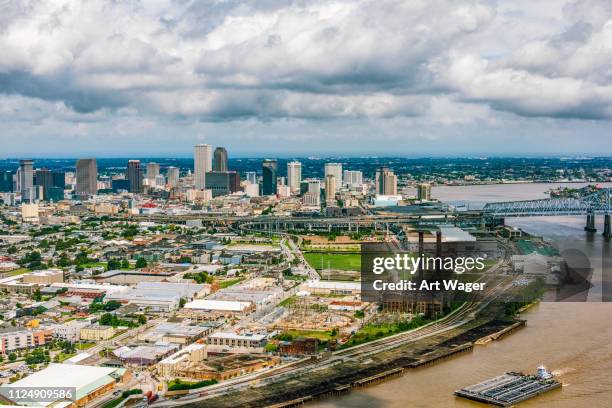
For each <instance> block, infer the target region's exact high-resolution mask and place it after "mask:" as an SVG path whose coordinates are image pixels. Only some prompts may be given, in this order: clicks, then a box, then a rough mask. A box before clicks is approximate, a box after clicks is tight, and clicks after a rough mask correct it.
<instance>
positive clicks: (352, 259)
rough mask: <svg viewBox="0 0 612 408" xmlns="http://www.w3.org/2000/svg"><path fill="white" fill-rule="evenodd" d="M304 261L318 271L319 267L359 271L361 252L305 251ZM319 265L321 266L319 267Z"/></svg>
mask: <svg viewBox="0 0 612 408" xmlns="http://www.w3.org/2000/svg"><path fill="white" fill-rule="evenodd" d="M304 258H306V262H308V263H309V264H310V266H312V267H313V268H315V269H316V270H318V271H320V270H321V269H328V268H330V269H339V270H343V271H360V270H361V254H329V253H317V252H307V253H305V254H304ZM321 266H322V267H323V268H321Z"/></svg>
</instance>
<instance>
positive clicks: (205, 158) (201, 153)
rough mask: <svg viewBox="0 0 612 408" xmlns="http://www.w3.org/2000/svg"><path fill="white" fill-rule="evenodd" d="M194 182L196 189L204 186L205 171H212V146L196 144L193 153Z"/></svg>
mask: <svg viewBox="0 0 612 408" xmlns="http://www.w3.org/2000/svg"><path fill="white" fill-rule="evenodd" d="M193 170H194V184H195V189H196V190H204V188H205V187H206V173H208V172H209V171H212V147H211V146H210V145H207V144H197V145H195V147H194V153H193Z"/></svg>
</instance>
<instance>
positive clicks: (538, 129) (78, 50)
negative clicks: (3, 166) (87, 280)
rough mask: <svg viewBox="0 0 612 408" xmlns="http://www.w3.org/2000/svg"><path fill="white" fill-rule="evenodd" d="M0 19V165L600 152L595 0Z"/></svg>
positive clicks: (611, 126)
mask: <svg viewBox="0 0 612 408" xmlns="http://www.w3.org/2000/svg"><path fill="white" fill-rule="evenodd" d="M2 7H3V10H2V11H3V13H2V16H3V17H2V18H1V19H0V23H2V25H3V26H4V27H5V29H4V30H3V31H2V33H0V48H1V49H3V50H4V54H3V61H2V63H0V142H2V144H3V149H2V153H0V154H2V155H3V157H40V154H41V153H40V152H41V151H44V152H45V155H46V157H66V156H71V157H88V156H96V157H127V156H134V155H139V156H145V157H168V156H187V155H189V153H190V151H191V147H192V145H193V144H196V143H207V144H210V145H213V146H225V147H226V148H227V149H228V151H231V152H232V157H254V156H255V157H264V156H267V155H269V154H270V152H272V151H273V152H275V153H274V154H275V156H276V157H296V156H308V155H322V156H334V155H347V156H362V155H376V156H391V155H399V156H409V157H424V156H452V157H458V156H469V155H488V156H524V155H527V156H540V155H545V156H551V155H552V156H560V155H561V156H564V155H582V154H585V155H594V154H597V155H610V154H612V144H610V143H607V141H608V140H609V135H610V131H611V130H612V123H611V122H610V119H612V99H611V98H610V96H609V95H611V94H612V92H610V91H611V89H610V85H609V83H610V76H609V72H610V66H611V64H612V61H611V59H610V58H609V55H610V52H612V50H611V49H610V47H611V46H610V41H609V40H608V34H607V32H608V31H607V28H606V27H608V25H607V24H606V23H607V21H609V20H610V18H611V17H612V8H611V7H610V6H609V4H608V3H607V2H605V1H596V0H589V1H587V0H585V1H569V0H564V1H562V0H559V1H548V2H537V3H534V2H527V1H518V2H512V4H507V3H498V2H496V1H484V0H483V1H476V2H467V1H466V2H449V1H442V0H440V1H434V2H422V3H415V2H411V3H404V2H399V1H388V2H386V3H385V7H378V3H377V2H373V1H365V2H361V3H359V4H358V3H354V2H348V1H335V2H318V1H311V2H276V3H275V2H266V3H265V4H249V3H242V2H239V1H236V2H229V3H224V4H223V5H218V6H214V5H209V4H191V3H180V4H179V3H175V2H160V3H156V4H155V5H147V6H146V7H145V6H144V5H139V4H132V5H128V4H123V3H106V2H104V1H101V0H100V1H92V2H87V3H86V4H81V5H79V6H78V7H77V6H76V5H74V4H72V3H71V2H68V1H67V2H65V3H61V4H59V3H57V2H45V1H42V2H37V3H34V4H31V5H29V6H28V7H26V6H22V5H20V4H19V3H11V2H9V3H7V4H5V5H4V6H2ZM94 22H95V23H94ZM235 22H239V24H235ZM439 27H444V29H439ZM109 50H110V51H112V52H108V51H109ZM278 61H283V63H282V64H278Z"/></svg>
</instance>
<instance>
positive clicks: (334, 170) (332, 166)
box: [325, 163, 342, 186]
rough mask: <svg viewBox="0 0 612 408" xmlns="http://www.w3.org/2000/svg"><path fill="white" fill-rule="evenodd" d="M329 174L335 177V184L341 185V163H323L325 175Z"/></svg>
mask: <svg viewBox="0 0 612 408" xmlns="http://www.w3.org/2000/svg"><path fill="white" fill-rule="evenodd" d="M329 174H331V175H332V176H334V177H335V178H336V185H337V186H341V185H342V163H325V176H327V175H329Z"/></svg>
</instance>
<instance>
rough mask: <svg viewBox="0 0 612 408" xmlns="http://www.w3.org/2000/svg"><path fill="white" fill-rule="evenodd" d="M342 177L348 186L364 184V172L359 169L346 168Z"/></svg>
mask: <svg viewBox="0 0 612 408" xmlns="http://www.w3.org/2000/svg"><path fill="white" fill-rule="evenodd" d="M342 177H343V178H344V184H345V185H347V186H348V187H353V188H359V187H361V186H362V185H363V173H362V172H360V171H358V170H344V173H343V175H342Z"/></svg>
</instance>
